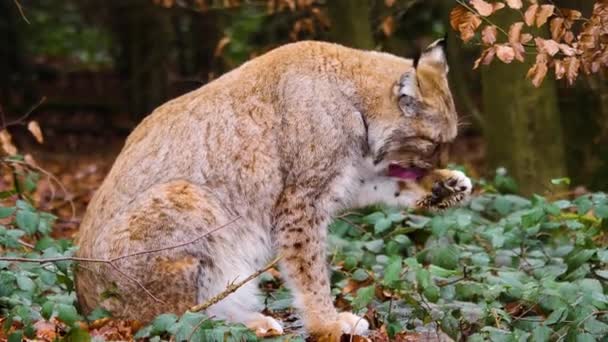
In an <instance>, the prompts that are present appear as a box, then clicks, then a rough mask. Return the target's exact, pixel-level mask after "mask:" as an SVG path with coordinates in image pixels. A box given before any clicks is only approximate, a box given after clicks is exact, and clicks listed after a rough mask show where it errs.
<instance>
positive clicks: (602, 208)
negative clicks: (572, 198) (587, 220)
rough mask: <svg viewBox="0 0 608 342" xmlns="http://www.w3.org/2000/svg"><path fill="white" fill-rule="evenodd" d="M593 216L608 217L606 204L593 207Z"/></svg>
mask: <svg viewBox="0 0 608 342" xmlns="http://www.w3.org/2000/svg"><path fill="white" fill-rule="evenodd" d="M595 216H597V217H599V218H601V219H605V218H608V205H606V204H602V205H598V206H597V207H596V208H595Z"/></svg>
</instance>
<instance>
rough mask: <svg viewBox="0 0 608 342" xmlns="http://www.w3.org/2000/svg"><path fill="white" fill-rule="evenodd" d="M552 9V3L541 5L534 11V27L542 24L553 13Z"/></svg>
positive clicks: (553, 8) (553, 7)
mask: <svg viewBox="0 0 608 342" xmlns="http://www.w3.org/2000/svg"><path fill="white" fill-rule="evenodd" d="M554 10H555V6H553V5H541V6H540V10H539V11H538V13H536V27H541V26H543V25H544V24H545V23H546V22H547V19H549V17H550V16H552V15H553V11H554Z"/></svg>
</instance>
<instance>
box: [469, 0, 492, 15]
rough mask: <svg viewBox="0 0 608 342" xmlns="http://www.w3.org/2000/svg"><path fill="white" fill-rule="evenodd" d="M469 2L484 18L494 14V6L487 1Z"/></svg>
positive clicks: (475, 0) (476, 0)
mask: <svg viewBox="0 0 608 342" xmlns="http://www.w3.org/2000/svg"><path fill="white" fill-rule="evenodd" d="M469 2H470V3H471V5H472V6H473V7H474V8H475V10H477V12H478V13H479V14H480V15H482V16H484V17H487V16H489V15H491V14H492V13H494V6H492V4H491V3H489V2H486V1H485V0H470V1H469Z"/></svg>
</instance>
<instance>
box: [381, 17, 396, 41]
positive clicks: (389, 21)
mask: <svg viewBox="0 0 608 342" xmlns="http://www.w3.org/2000/svg"><path fill="white" fill-rule="evenodd" d="M381 28H382V32H384V35H385V36H387V37H390V36H391V35H392V34H393V32H395V18H394V17H393V16H392V15H389V16H388V17H386V18H384V20H382V25H381Z"/></svg>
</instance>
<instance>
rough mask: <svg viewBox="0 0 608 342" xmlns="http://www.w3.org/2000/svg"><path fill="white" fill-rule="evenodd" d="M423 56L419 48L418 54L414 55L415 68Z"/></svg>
mask: <svg viewBox="0 0 608 342" xmlns="http://www.w3.org/2000/svg"><path fill="white" fill-rule="evenodd" d="M421 56H422V52H420V51H419V50H418V51H417V52H416V54H415V55H414V58H413V59H414V68H417V67H418V62H420V57H421Z"/></svg>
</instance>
